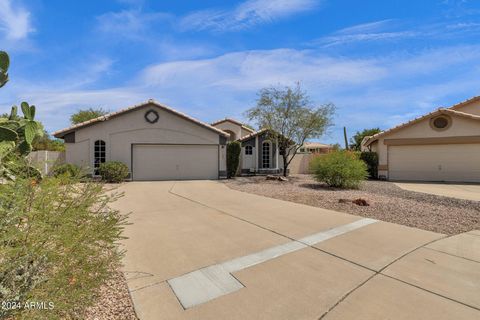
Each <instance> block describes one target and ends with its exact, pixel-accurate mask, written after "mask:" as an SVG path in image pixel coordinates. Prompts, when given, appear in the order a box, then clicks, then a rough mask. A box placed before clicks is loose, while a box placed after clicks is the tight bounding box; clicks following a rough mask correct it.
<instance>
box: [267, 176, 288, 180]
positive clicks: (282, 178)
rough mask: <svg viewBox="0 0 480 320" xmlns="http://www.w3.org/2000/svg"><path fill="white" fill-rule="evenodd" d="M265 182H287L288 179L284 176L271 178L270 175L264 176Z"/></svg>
mask: <svg viewBox="0 0 480 320" xmlns="http://www.w3.org/2000/svg"><path fill="white" fill-rule="evenodd" d="M265 180H277V181H288V179H287V178H285V177H284V176H272V175H268V176H266V177H265Z"/></svg>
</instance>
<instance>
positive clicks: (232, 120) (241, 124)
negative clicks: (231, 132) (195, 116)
mask: <svg viewBox="0 0 480 320" xmlns="http://www.w3.org/2000/svg"><path fill="white" fill-rule="evenodd" d="M224 122H231V123H234V124H236V125H239V126H240V127H242V128H243V129H245V130H247V131H249V132H255V130H252V129H250V128H249V127H247V126H246V125H244V124H243V123H241V122H240V121H237V120H235V119H232V118H225V119H222V120H218V121H215V122H213V123H211V125H212V126H216V125H217V124H220V123H224Z"/></svg>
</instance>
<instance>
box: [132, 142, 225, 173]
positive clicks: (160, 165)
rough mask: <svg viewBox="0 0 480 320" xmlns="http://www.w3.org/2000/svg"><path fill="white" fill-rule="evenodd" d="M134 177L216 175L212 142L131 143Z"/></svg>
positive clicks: (215, 152)
mask: <svg viewBox="0 0 480 320" xmlns="http://www.w3.org/2000/svg"><path fill="white" fill-rule="evenodd" d="M132 153H133V154H132V156H133V179H134V180H190V179H191V180H194V179H217V178H218V146H216V145H134V146H133V152H132Z"/></svg>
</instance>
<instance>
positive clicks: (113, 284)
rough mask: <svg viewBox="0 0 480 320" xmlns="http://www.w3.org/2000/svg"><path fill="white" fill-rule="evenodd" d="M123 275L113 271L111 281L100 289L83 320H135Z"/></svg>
mask: <svg viewBox="0 0 480 320" xmlns="http://www.w3.org/2000/svg"><path fill="white" fill-rule="evenodd" d="M137 319H138V318H137V316H136V315H135V311H134V309H133V303H132V299H131V298H130V294H129V293H128V287H127V282H126V280H125V277H124V276H123V273H122V272H120V271H118V270H117V271H114V274H113V277H112V279H110V281H108V282H107V283H106V284H105V285H104V286H103V287H101V288H100V292H99V297H98V300H97V302H96V303H95V305H94V306H92V307H90V308H89V309H88V310H87V312H86V314H85V320H137Z"/></svg>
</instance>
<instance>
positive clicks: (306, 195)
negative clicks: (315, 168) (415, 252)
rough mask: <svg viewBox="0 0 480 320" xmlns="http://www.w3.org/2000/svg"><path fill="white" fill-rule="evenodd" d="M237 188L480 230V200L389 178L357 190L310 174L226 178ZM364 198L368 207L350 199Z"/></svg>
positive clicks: (438, 227)
mask: <svg viewBox="0 0 480 320" xmlns="http://www.w3.org/2000/svg"><path fill="white" fill-rule="evenodd" d="M224 183H225V184H226V185H227V186H228V187H230V188H231V189H234V190H239V191H244V192H249V193H254V194H258V195H262V196H266V197H271V198H275V199H281V200H287V201H292V202H297V203H302V204H306V205H310V206H315V207H321V208H325V209H331V210H336V211H342V212H347V213H351V214H355V215H358V216H363V217H369V218H374V219H378V220H383V221H388V222H393V223H398V224H403V225H406V226H410V227H415V228H420V229H424V230H429V231H434V232H439V233H444V234H448V235H453V234H459V233H462V232H466V231H470V230H475V229H480V202H477V201H469V200H461V199H455V198H448V197H442V196H437V195H431V194H426V193H419V192H413V191H408V190H403V189H401V188H400V187H398V186H396V185H395V184H393V183H391V182H387V181H366V182H364V183H363V184H362V186H361V187H360V189H358V190H341V189H334V188H329V187H328V186H326V185H325V184H322V183H318V182H316V181H315V180H314V179H313V177H312V176H311V175H292V176H290V177H289V181H287V182H282V181H274V180H273V181H272V180H266V179H265V176H254V177H238V178H235V179H232V180H224ZM356 199H364V200H366V201H367V202H368V204H369V206H359V205H356V204H354V203H352V202H351V201H353V200H356Z"/></svg>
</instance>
